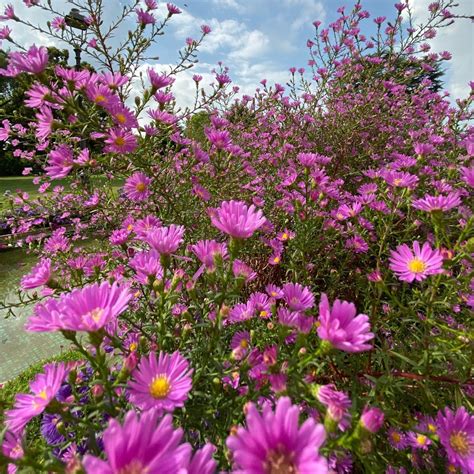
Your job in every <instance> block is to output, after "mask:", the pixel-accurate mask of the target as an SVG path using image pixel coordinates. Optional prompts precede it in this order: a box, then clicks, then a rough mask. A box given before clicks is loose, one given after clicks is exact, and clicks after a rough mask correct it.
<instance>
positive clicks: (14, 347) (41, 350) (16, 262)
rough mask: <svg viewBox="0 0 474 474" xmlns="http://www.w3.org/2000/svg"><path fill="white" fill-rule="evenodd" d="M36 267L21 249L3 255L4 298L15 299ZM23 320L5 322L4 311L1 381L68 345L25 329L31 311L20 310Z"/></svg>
mask: <svg viewBox="0 0 474 474" xmlns="http://www.w3.org/2000/svg"><path fill="white" fill-rule="evenodd" d="M33 264H34V261H32V260H31V257H29V256H27V255H26V254H25V253H24V252H23V251H21V250H11V251H7V252H0V299H1V300H2V301H3V300H4V299H5V298H7V299H8V301H14V300H15V292H16V288H18V283H19V280H20V277H21V275H23V274H25V273H27V272H28V270H29V268H30V267H31V266H32V265H33ZM18 314H19V317H16V318H8V319H5V316H6V311H5V310H0V382H5V381H6V380H9V379H11V378H13V377H15V376H16V375H18V374H19V373H20V372H22V371H23V370H25V369H26V368H28V367H29V366H30V365H31V364H34V363H35V362H38V361H40V360H42V359H45V358H47V357H51V356H53V355H55V354H58V353H60V352H61V348H62V345H63V344H65V343H67V341H65V340H64V339H63V337H62V336H61V335H60V334H53V333H28V332H26V331H25V330H24V325H25V321H26V319H27V317H28V316H29V315H30V314H31V308H22V309H21V310H19V311H18Z"/></svg>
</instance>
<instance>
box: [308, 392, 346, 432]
mask: <svg viewBox="0 0 474 474" xmlns="http://www.w3.org/2000/svg"><path fill="white" fill-rule="evenodd" d="M316 397H317V399H318V400H319V401H320V402H321V403H322V404H323V405H324V406H325V407H326V409H327V414H328V415H329V417H330V419H331V420H333V421H335V422H336V423H337V424H338V427H339V429H340V430H341V431H345V430H346V429H347V428H348V427H349V425H350V421H351V414H350V413H349V408H350V407H351V406H352V402H351V399H350V398H349V397H348V395H347V394H346V393H344V392H338V391H337V390H336V387H335V386H334V385H333V384H330V385H322V386H321V387H319V389H318V393H317V395H316Z"/></svg>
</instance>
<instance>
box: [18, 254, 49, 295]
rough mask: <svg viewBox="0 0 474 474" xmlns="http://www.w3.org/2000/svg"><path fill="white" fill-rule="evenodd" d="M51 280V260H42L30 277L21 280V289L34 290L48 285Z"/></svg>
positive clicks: (32, 270)
mask: <svg viewBox="0 0 474 474" xmlns="http://www.w3.org/2000/svg"><path fill="white" fill-rule="evenodd" d="M50 278H51V259H50V258H42V259H41V260H40V261H39V263H37V264H36V265H35V266H34V267H33V268H32V269H31V272H30V273H28V275H25V276H24V277H23V278H22V279H21V287H22V288H23V289H24V290H29V289H32V288H38V287H39V286H43V285H46V284H47V283H48V281H49V280H50Z"/></svg>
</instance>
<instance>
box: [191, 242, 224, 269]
mask: <svg viewBox="0 0 474 474" xmlns="http://www.w3.org/2000/svg"><path fill="white" fill-rule="evenodd" d="M191 251H192V252H193V253H194V255H196V257H197V258H198V259H199V260H200V261H201V262H202V263H203V264H204V265H205V266H206V268H207V269H208V270H209V271H214V270H215V268H216V258H219V259H221V260H224V259H226V258H227V245H226V244H224V243H221V242H216V241H215V240H200V241H199V242H196V244H194V245H192V246H191Z"/></svg>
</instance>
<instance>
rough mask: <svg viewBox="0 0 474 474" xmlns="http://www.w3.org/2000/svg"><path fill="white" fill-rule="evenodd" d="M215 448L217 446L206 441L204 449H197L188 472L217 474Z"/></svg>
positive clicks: (187, 473) (188, 473) (190, 473)
mask: <svg viewBox="0 0 474 474" xmlns="http://www.w3.org/2000/svg"><path fill="white" fill-rule="evenodd" d="M215 450H216V448H215V446H213V445H212V444H210V443H206V444H205V445H204V447H203V448H202V449H199V450H198V451H196V453H195V454H194V456H193V458H192V459H191V462H190V463H189V466H188V468H187V469H188V470H187V471H186V474H215V472H216V469H217V463H216V461H214V459H213V458H212V455H213V453H214V451H215Z"/></svg>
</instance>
